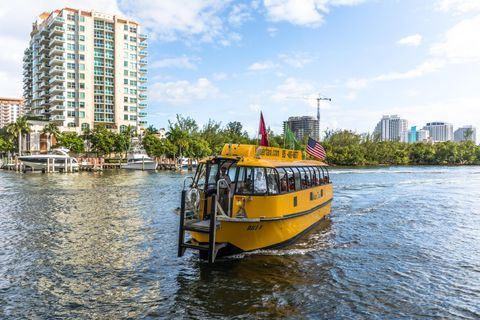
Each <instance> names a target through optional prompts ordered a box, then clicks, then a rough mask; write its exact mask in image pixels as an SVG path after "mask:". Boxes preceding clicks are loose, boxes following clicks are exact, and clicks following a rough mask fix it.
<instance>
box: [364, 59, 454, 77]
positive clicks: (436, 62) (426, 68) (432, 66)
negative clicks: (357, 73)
mask: <svg viewBox="0 0 480 320" xmlns="http://www.w3.org/2000/svg"><path fill="white" fill-rule="evenodd" d="M445 64H446V61H445V60H443V59H429V60H427V61H425V62H424V63H422V64H419V65H418V66H416V67H415V68H413V69H411V70H408V71H405V72H390V73H386V74H381V75H379V76H376V77H374V78H372V79H371V80H370V81H392V80H403V79H412V78H418V77H421V76H424V75H426V74H428V73H432V72H435V71H438V70H440V69H442V68H443V67H444V66H445Z"/></svg>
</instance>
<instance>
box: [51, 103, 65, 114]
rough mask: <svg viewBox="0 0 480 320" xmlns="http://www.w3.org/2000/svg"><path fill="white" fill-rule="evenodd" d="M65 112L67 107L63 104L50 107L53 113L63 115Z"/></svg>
mask: <svg viewBox="0 0 480 320" xmlns="http://www.w3.org/2000/svg"><path fill="white" fill-rule="evenodd" d="M64 111H65V106H64V105H63V104H59V105H55V106H51V107H50V112H51V113H56V114H62V113H63V112H64Z"/></svg>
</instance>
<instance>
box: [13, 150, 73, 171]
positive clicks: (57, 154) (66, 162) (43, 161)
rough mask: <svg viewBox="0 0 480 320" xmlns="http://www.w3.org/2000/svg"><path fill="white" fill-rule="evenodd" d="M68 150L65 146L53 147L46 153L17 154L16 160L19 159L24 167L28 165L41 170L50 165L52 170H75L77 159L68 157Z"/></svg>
mask: <svg viewBox="0 0 480 320" xmlns="http://www.w3.org/2000/svg"><path fill="white" fill-rule="evenodd" d="M68 152H69V150H68V149H66V148H58V149H53V150H52V151H50V153H48V154H37V155H28V156H19V157H18V160H20V161H21V162H22V163H23V164H24V165H25V167H29V168H31V169H32V170H42V171H43V170H46V169H47V168H48V167H50V168H51V170H53V171H59V170H65V171H77V170H78V162H77V159H75V158H73V157H70V156H69V155H68Z"/></svg>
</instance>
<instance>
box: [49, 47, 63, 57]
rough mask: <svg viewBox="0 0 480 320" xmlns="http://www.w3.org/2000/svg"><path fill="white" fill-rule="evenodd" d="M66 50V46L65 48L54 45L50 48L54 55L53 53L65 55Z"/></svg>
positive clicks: (51, 53) (51, 54)
mask: <svg viewBox="0 0 480 320" xmlns="http://www.w3.org/2000/svg"><path fill="white" fill-rule="evenodd" d="M64 52H65V48H64V47H61V46H55V47H53V48H51V49H50V56H53V55H63V53H64Z"/></svg>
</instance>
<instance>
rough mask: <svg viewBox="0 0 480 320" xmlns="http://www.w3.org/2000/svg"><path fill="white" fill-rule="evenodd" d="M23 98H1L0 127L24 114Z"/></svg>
mask: <svg viewBox="0 0 480 320" xmlns="http://www.w3.org/2000/svg"><path fill="white" fill-rule="evenodd" d="M23 114H24V109H23V99H16V98H0V128H3V127H5V126H6V125H7V124H9V123H12V122H15V121H17V118H18V117H21V116H23Z"/></svg>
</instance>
